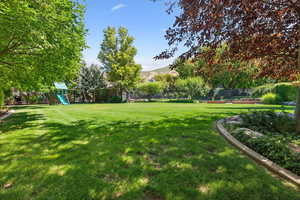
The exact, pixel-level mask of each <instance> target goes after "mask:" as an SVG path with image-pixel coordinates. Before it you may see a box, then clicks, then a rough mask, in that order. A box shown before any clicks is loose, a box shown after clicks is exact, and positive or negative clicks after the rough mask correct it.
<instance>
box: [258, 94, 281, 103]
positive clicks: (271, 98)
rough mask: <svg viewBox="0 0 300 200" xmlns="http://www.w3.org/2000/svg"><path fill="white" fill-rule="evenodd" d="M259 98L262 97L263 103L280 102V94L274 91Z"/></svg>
mask: <svg viewBox="0 0 300 200" xmlns="http://www.w3.org/2000/svg"><path fill="white" fill-rule="evenodd" d="M261 98H262V102H263V103H265V104H279V103H281V102H282V99H281V98H280V96H279V95H277V94H274V93H267V94H265V95H263V96H262V97H261Z"/></svg>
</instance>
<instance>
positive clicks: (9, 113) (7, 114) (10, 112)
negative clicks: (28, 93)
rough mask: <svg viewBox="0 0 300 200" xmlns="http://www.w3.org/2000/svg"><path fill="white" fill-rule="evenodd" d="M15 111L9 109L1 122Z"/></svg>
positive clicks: (1, 118)
mask: <svg viewBox="0 0 300 200" xmlns="http://www.w3.org/2000/svg"><path fill="white" fill-rule="evenodd" d="M14 112H15V111H14V110H11V111H8V112H7V113H6V114H4V115H3V116H1V117H0V122H1V120H4V119H5V118H8V117H9V116H11V115H12V114H13V113H14Z"/></svg>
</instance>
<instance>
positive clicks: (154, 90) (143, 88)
mask: <svg viewBox="0 0 300 200" xmlns="http://www.w3.org/2000/svg"><path fill="white" fill-rule="evenodd" d="M164 88H165V84H164V83H163V82H147V83H141V84H139V85H138V87H137V90H138V93H140V94H141V95H142V96H146V97H147V98H148V99H149V100H150V99H151V98H152V97H153V96H155V95H161V94H162V93H163V91H164Z"/></svg>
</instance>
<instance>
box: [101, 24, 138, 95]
mask: <svg viewBox="0 0 300 200" xmlns="http://www.w3.org/2000/svg"><path fill="white" fill-rule="evenodd" d="M133 41H134V38H133V37H131V36H129V34H128V30H127V29H126V28H124V27H120V28H119V29H118V30H116V29H115V28H114V27H108V28H107V29H105V30H104V39H103V42H102V43H101V49H100V52H99V55H98V58H99V60H100V62H101V63H102V64H103V67H104V70H105V72H106V73H107V78H108V81H110V82H111V83H112V84H114V86H115V87H116V88H118V89H119V90H120V92H122V91H125V92H128V91H129V90H130V89H131V88H133V87H135V85H136V84H137V82H138V81H139V80H140V71H141V65H139V64H136V63H135V61H134V57H135V56H136V54H137V49H136V48H135V47H134V46H133Z"/></svg>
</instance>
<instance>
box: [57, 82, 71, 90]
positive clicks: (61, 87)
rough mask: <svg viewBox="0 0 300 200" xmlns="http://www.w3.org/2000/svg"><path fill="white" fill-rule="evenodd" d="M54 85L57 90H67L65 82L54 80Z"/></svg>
mask: <svg viewBox="0 0 300 200" xmlns="http://www.w3.org/2000/svg"><path fill="white" fill-rule="evenodd" d="M54 86H55V87H56V89H59V90H67V89H68V88H67V86H66V84H65V83H58V82H55V83H54Z"/></svg>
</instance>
